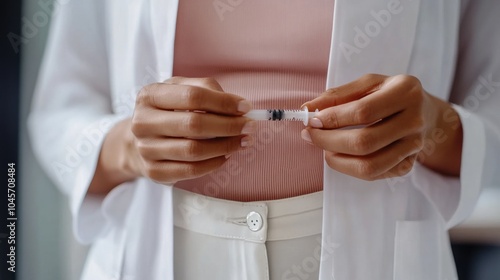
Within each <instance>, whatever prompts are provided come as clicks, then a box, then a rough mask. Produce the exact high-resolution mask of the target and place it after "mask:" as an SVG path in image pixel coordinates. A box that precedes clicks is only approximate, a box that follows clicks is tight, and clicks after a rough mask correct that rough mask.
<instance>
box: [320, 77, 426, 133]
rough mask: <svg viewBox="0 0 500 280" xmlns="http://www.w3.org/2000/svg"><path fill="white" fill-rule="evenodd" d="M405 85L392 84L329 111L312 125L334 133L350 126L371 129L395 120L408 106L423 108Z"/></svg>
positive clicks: (330, 108)
mask: <svg viewBox="0 0 500 280" xmlns="http://www.w3.org/2000/svg"><path fill="white" fill-rule="evenodd" d="M411 91H413V89H412V88H410V87H408V86H407V85H406V84H404V83H392V85H391V86H387V87H382V88H380V89H379V90H378V91H376V92H374V93H373V94H370V95H368V96H366V97H364V98H362V99H359V100H356V101H353V102H350V103H347V104H342V105H339V106H335V107H329V108H327V109H324V110H322V111H320V112H318V113H317V114H316V115H315V117H314V118H313V119H311V121H310V124H311V126H312V127H315V128H325V129H335V128H342V127H348V126H359V125H368V124H372V123H374V122H377V121H379V120H381V119H384V118H386V117H389V116H392V115H394V114H396V113H398V112H401V111H402V110H404V109H406V108H408V107H409V106H413V107H415V108H414V109H418V108H416V107H418V106H420V103H419V100H416V99H415V97H416V96H417V95H416V94H413V95H410V94H409V92H411Z"/></svg>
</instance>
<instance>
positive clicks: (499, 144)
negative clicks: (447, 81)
mask: <svg viewBox="0 0 500 280" xmlns="http://www.w3.org/2000/svg"><path fill="white" fill-rule="evenodd" d="M462 5H463V6H462V18H461V23H460V36H459V53H458V59H457V70H456V73H455V79H454V84H453V87H452V93H451V98H450V101H451V102H452V103H453V104H454V108H455V110H456V111H457V112H458V114H459V116H460V120H461V122H462V128H463V148H462V166H461V175H460V185H461V191H460V198H459V202H458V206H457V208H456V210H455V212H454V213H453V215H452V216H451V218H450V219H449V221H448V226H449V227H452V226H455V225H456V224H458V223H460V222H462V221H463V220H464V219H465V218H467V216H468V215H469V214H470V213H472V211H473V209H474V207H475V204H476V201H477V198H478V196H479V194H480V192H481V189H482V188H485V187H498V186H500V170H499V169H498V166H500V112H499V110H500V52H499V50H500V29H499V28H498V14H500V2H491V1H487V0H474V1H463V4H462ZM499 214H500V213H499Z"/></svg>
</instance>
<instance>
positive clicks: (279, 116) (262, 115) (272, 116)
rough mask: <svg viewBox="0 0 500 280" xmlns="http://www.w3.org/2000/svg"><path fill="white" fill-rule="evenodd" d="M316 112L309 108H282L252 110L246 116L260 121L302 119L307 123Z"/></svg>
mask: <svg viewBox="0 0 500 280" xmlns="http://www.w3.org/2000/svg"><path fill="white" fill-rule="evenodd" d="M317 112H318V110H316V111H315V112H309V110H308V109H307V108H304V110H282V109H267V110H251V111H250V112H248V113H246V114H245V115H244V116H245V117H247V118H250V119H253V120H258V121H302V122H303V123H304V125H307V123H308V122H309V119H310V118H314V116H316V113H317Z"/></svg>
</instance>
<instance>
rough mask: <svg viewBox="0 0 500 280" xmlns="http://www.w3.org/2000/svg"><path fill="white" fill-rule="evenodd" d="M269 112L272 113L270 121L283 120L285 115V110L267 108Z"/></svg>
mask: <svg viewBox="0 0 500 280" xmlns="http://www.w3.org/2000/svg"><path fill="white" fill-rule="evenodd" d="M267 112H268V113H269V115H270V117H269V120H270V121H281V120H283V117H284V116H285V110H267Z"/></svg>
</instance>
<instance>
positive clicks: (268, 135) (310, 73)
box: [174, 0, 333, 201]
mask: <svg viewBox="0 0 500 280" xmlns="http://www.w3.org/2000/svg"><path fill="white" fill-rule="evenodd" d="M220 3H222V4H220ZM231 4H233V5H234V6H232V5H231ZM178 13H179V14H178V19H177V33H176V40H175V58H174V75H176V76H184V77H213V78H215V79H216V80H217V81H218V82H219V83H220V85H221V86H222V88H223V89H224V91H226V92H230V93H234V94H237V95H240V96H243V97H245V98H246V99H248V100H250V101H251V102H253V105H254V108H255V109H299V107H300V105H302V104H303V103H304V102H306V101H308V100H311V99H313V98H315V97H317V96H318V95H319V94H321V93H322V92H323V91H324V90H325V84H326V72H327V67H328V55H329V48H330V39H331V34H332V26H331V25H332V15H333V0H316V1H305V0H286V1H285V0H271V1H270V0H252V1H250V0H241V1H225V0H221V1H199V0H180V2H179V12H178ZM303 128H304V125H303V124H302V123H300V122H266V121H263V122H258V125H257V132H256V133H255V134H254V139H255V145H254V146H253V147H250V148H248V149H246V150H242V151H239V152H237V153H235V154H233V155H232V156H231V157H230V158H229V159H228V161H227V162H226V163H225V164H224V165H223V166H222V167H221V168H220V169H218V170H217V171H215V172H214V173H212V174H210V175H207V176H203V177H201V178H197V179H193V180H186V181H181V182H178V183H177V184H176V187H179V188H182V189H185V190H188V191H193V192H196V193H200V194H204V195H208V196H212V197H217V198H222V199H229V200H236V201H258V200H273V199H280V198H287V197H292V196H298V195H303V194H307V193H312V192H316V191H319V190H321V189H322V186H323V183H322V180H323V152H322V150H321V149H319V148H317V147H315V146H312V145H309V144H307V143H306V142H304V141H303V140H302V139H301V137H300V131H301V130H302V129H303Z"/></svg>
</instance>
